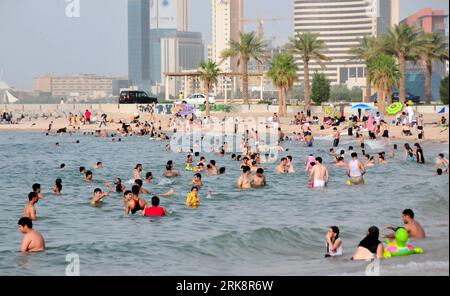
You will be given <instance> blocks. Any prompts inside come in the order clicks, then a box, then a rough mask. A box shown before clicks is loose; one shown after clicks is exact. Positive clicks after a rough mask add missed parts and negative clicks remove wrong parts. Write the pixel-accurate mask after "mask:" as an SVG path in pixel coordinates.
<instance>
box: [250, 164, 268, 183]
mask: <svg viewBox="0 0 450 296" xmlns="http://www.w3.org/2000/svg"><path fill="white" fill-rule="evenodd" d="M250 185H251V186H252V187H253V188H257V187H263V186H266V185H267V183H266V176H264V169H262V168H258V169H257V170H256V174H255V175H254V176H253V178H252V179H251V181H250Z"/></svg>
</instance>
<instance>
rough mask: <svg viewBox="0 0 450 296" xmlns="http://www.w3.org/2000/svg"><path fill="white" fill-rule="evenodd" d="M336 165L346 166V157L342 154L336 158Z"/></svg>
mask: <svg viewBox="0 0 450 296" xmlns="http://www.w3.org/2000/svg"><path fill="white" fill-rule="evenodd" d="M335 166H338V167H345V161H344V158H343V157H342V156H339V157H338V158H337V160H336V163H335Z"/></svg>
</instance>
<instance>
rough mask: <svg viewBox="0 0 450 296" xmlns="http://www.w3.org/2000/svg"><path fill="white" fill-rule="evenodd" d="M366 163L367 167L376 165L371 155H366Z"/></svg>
mask: <svg viewBox="0 0 450 296" xmlns="http://www.w3.org/2000/svg"><path fill="white" fill-rule="evenodd" d="M364 161H365V165H366V167H373V166H374V165H375V164H374V163H373V157H370V155H369V154H366V155H364Z"/></svg>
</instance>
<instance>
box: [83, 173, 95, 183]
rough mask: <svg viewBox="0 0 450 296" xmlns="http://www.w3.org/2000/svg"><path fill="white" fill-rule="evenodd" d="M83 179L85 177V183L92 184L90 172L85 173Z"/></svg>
mask: <svg viewBox="0 0 450 296" xmlns="http://www.w3.org/2000/svg"><path fill="white" fill-rule="evenodd" d="M85 177H86V181H87V182H89V183H92V180H93V178H94V176H93V175H92V172H91V171H86V175H85Z"/></svg>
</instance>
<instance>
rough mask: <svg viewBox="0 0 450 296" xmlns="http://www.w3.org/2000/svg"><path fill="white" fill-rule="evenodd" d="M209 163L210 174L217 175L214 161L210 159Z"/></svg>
mask: <svg viewBox="0 0 450 296" xmlns="http://www.w3.org/2000/svg"><path fill="white" fill-rule="evenodd" d="M209 164H210V166H211V175H217V174H218V173H219V170H218V169H217V167H216V161H215V160H210V162H209Z"/></svg>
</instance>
